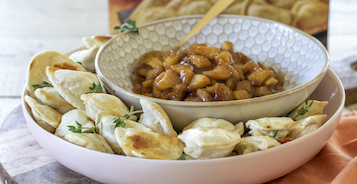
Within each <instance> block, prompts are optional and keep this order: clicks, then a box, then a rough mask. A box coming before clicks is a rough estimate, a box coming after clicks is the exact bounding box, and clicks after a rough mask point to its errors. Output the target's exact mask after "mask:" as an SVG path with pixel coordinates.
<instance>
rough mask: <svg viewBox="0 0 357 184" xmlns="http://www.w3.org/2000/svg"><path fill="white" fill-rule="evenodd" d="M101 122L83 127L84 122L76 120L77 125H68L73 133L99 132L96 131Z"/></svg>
mask: <svg viewBox="0 0 357 184" xmlns="http://www.w3.org/2000/svg"><path fill="white" fill-rule="evenodd" d="M99 123H100V122H98V123H97V124H94V126H93V127H83V126H82V124H80V123H78V122H77V121H76V124H77V127H75V126H71V125H69V126H67V127H68V128H69V129H68V130H69V131H71V132H73V133H95V134H98V133H97V131H96V128H97V125H98V124H99ZM82 129H86V130H84V131H83V130H82Z"/></svg>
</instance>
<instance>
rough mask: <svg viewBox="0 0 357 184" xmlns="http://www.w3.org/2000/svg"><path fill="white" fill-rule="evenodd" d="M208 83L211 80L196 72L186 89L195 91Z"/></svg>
mask: <svg viewBox="0 0 357 184" xmlns="http://www.w3.org/2000/svg"><path fill="white" fill-rule="evenodd" d="M210 84H211V80H210V79H209V78H208V77H207V76H205V75H202V74H196V75H194V76H193V78H192V80H191V82H190V84H189V86H188V89H189V90H190V91H195V90H197V89H199V88H204V87H206V86H208V85H210Z"/></svg>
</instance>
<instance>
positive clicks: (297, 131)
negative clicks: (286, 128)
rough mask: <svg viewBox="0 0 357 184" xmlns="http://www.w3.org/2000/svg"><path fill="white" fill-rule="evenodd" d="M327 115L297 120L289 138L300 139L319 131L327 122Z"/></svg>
mask: <svg viewBox="0 0 357 184" xmlns="http://www.w3.org/2000/svg"><path fill="white" fill-rule="evenodd" d="M326 119H327V115H313V116H309V117H306V118H303V119H300V120H297V121H296V122H297V123H296V125H295V126H294V129H293V130H292V131H291V132H290V134H289V135H288V137H289V138H294V139H296V138H299V137H302V136H304V135H306V134H309V133H311V132H313V131H315V130H317V129H318V128H319V127H320V126H321V125H323V124H324V123H325V122H326Z"/></svg>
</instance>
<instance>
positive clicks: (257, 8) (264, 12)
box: [247, 3, 293, 25]
mask: <svg viewBox="0 0 357 184" xmlns="http://www.w3.org/2000/svg"><path fill="white" fill-rule="evenodd" d="M247 15H250V16H255V17H261V18H266V19H270V20H275V21H278V22H281V23H284V24H287V25H290V24H291V23H292V20H293V16H292V14H291V13H290V11H289V10H286V9H282V8H278V7H275V6H272V5H268V4H260V3H252V4H251V5H250V6H249V7H248V9H247Z"/></svg>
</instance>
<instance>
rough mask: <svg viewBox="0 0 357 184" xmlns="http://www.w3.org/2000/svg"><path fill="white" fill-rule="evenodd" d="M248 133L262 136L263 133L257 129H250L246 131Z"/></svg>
mask: <svg viewBox="0 0 357 184" xmlns="http://www.w3.org/2000/svg"><path fill="white" fill-rule="evenodd" d="M248 134H249V135H251V136H263V135H264V134H262V133H261V132H259V130H250V131H249V132H248Z"/></svg>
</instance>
